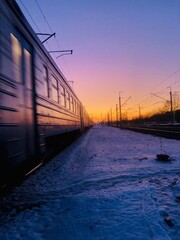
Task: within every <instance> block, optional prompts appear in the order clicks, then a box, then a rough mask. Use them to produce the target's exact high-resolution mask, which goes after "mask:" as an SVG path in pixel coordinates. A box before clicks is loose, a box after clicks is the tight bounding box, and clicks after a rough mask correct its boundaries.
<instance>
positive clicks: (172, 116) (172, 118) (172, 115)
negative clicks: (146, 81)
mask: <svg viewBox="0 0 180 240" xmlns="http://www.w3.org/2000/svg"><path fill="white" fill-rule="evenodd" d="M169 88H170V92H169V94H170V106H171V123H172V124H174V114H173V101H172V91H171V87H169Z"/></svg>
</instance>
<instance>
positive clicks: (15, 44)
mask: <svg viewBox="0 0 180 240" xmlns="http://www.w3.org/2000/svg"><path fill="white" fill-rule="evenodd" d="M11 42H12V57H13V61H14V66H13V69H14V74H15V81H16V82H18V83H22V71H21V65H22V49H21V44H20V42H19V41H18V39H17V38H16V37H15V36H14V35H13V34H12V33H11Z"/></svg>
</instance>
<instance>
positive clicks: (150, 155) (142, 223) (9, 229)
mask: <svg viewBox="0 0 180 240" xmlns="http://www.w3.org/2000/svg"><path fill="white" fill-rule="evenodd" d="M162 145H163V149H164V150H165V151H166V152H167V153H168V154H169V155H170V158H171V161H170V162H167V163H163V162H159V161H157V160H156V154H157V153H160V151H161V140H160V138H159V137H154V136H150V135H144V134H140V133H134V132H130V131H126V130H119V129H116V128H111V127H100V126H96V127H94V128H92V129H91V130H90V131H88V132H87V133H86V134H85V135H83V136H82V137H81V138H80V139H78V140H77V141H76V142H75V143H73V144H72V145H71V146H70V147H69V148H67V149H66V150H65V151H64V152H62V153H61V154H59V155H58V156H57V157H55V158H54V159H53V160H52V161H51V162H49V163H48V164H46V165H45V166H43V167H42V168H41V169H40V170H39V171H38V172H36V173H35V174H33V175H32V176H30V177H29V178H28V179H27V180H26V181H24V182H23V183H22V184H21V186H18V187H16V188H15V189H13V190H12V191H11V193H10V194H9V195H8V196H6V197H4V198H1V199H0V207H1V208H0V210H1V211H0V221H1V225H0V239H2V240H6V239H25V240H27V239H36V240H37V239H39V240H46V239H47V240H49V239H51V240H52V239H60V240H65V239H66V240H71V239H72V240H96V239H98V240H99V239H103V240H112V239H113V240H116V239H117V240H121V239H122V240H124V239H128V240H131V239H132V240H133V239H136V240H139V239H142V240H152V239H154V240H167V239H173V240H175V239H176V240H177V239H180V219H179V216H180V183H179V176H180V150H179V147H180V141H178V140H169V139H162Z"/></svg>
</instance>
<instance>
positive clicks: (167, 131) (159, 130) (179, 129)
mask: <svg viewBox="0 0 180 240" xmlns="http://www.w3.org/2000/svg"><path fill="white" fill-rule="evenodd" d="M123 129H127V130H131V131H135V132H141V133H146V134H152V135H156V136H160V137H165V138H171V139H177V140H180V126H163V125H155V126H124V127H123Z"/></svg>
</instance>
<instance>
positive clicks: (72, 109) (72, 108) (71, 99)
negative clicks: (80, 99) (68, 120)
mask: <svg viewBox="0 0 180 240" xmlns="http://www.w3.org/2000/svg"><path fill="white" fill-rule="evenodd" d="M70 105H71V111H72V112H74V102H73V97H70Z"/></svg>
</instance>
